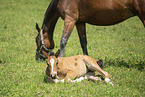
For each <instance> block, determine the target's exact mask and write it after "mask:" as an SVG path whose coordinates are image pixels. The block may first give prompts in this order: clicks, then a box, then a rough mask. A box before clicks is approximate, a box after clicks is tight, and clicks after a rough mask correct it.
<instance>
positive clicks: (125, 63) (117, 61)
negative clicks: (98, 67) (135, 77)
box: [104, 58, 145, 71]
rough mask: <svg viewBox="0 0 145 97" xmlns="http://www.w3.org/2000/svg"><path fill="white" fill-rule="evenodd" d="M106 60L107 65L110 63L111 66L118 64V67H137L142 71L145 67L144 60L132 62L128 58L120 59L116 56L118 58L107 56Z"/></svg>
mask: <svg viewBox="0 0 145 97" xmlns="http://www.w3.org/2000/svg"><path fill="white" fill-rule="evenodd" d="M104 62H105V64H106V65H109V66H118V67H122V66H124V67H127V68H136V69H138V70H140V71H143V70H144V67H145V61H144V60H139V61H136V62H131V61H127V60H126V59H120V58H116V59H109V58H105V60H104Z"/></svg>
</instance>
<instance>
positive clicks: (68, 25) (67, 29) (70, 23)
mask: <svg viewBox="0 0 145 97" xmlns="http://www.w3.org/2000/svg"><path fill="white" fill-rule="evenodd" d="M75 23H76V20H74V19H73V18H71V17H70V16H69V15H66V16H65V21H64V29H63V34H62V37H61V41H60V57H64V51H65V46H66V44H67V41H68V38H69V36H70V34H71V32H72V29H73V27H74V25H75Z"/></svg>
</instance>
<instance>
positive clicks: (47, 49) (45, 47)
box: [36, 23, 54, 60]
mask: <svg viewBox="0 0 145 97" xmlns="http://www.w3.org/2000/svg"><path fill="white" fill-rule="evenodd" d="M36 29H37V31H38V35H37V37H36V45H37V49H36V60H38V59H43V60H45V59H46V58H47V57H48V54H49V53H51V51H52V50H53V48H54V41H53V35H52V34H51V33H47V32H48V31H47V27H45V26H43V29H40V28H39V26H38V24H37V23H36Z"/></svg>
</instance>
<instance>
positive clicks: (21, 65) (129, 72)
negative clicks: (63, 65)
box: [0, 0, 145, 97]
mask: <svg viewBox="0 0 145 97" xmlns="http://www.w3.org/2000/svg"><path fill="white" fill-rule="evenodd" d="M0 4H1V6H0V11H1V14H0V96H10V97H12V96H27V97H31V96H46V97H54V96H56V97H58V96H73V97H76V96H80V97H84V96H111V97H112V96H129V97H132V96H142V97H143V96H145V92H144V89H145V88H144V87H145V86H144V85H145V81H144V80H145V70H144V67H145V29H144V27H143V25H142V23H141V21H140V20H139V19H138V18H137V17H134V18H131V19H129V20H127V21H125V22H123V23H121V24H117V25H114V26H109V27H104V26H103V27H102V26H92V25H89V24H87V39H88V51H89V55H90V56H91V57H93V58H95V59H98V58H100V59H103V61H104V63H105V68H104V70H105V71H107V72H108V73H110V74H111V76H112V82H113V83H114V86H113V87H112V86H111V85H108V84H106V83H104V82H99V81H96V82H92V81H87V80H85V81H82V82H80V83H57V84H52V83H46V82H45V81H44V78H45V66H46V63H45V62H36V61H35V50H36V45H35V37H36V35H37V31H36V29H35V23H36V22H37V23H38V24H39V26H41V24H42V21H43V17H44V13H45V11H46V8H47V6H48V4H49V1H48V0H41V1H40V0H0ZM63 25H64V24H63V20H61V19H59V21H58V23H57V25H56V29H55V32H54V41H55V49H54V51H57V49H59V43H60V39H61V35H62V31H63ZM78 54H82V49H81V46H80V43H79V38H78V34H77V31H76V28H74V30H73V32H72V34H71V36H70V38H69V41H68V44H67V46H66V51H65V57H67V56H73V55H78Z"/></svg>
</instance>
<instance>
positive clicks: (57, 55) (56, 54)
mask: <svg viewBox="0 0 145 97" xmlns="http://www.w3.org/2000/svg"><path fill="white" fill-rule="evenodd" d="M59 55H60V49H58V51H57V52H56V53H55V57H56V58H57V57H59Z"/></svg>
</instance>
